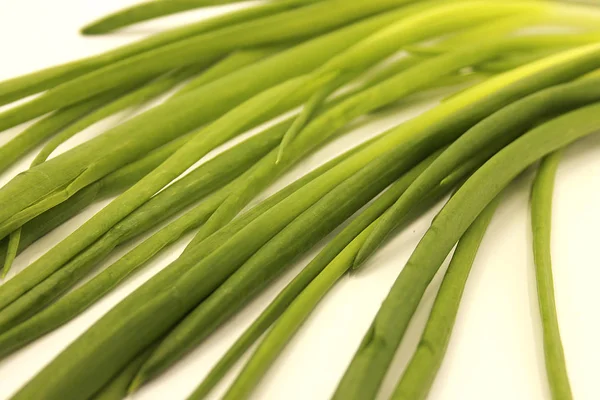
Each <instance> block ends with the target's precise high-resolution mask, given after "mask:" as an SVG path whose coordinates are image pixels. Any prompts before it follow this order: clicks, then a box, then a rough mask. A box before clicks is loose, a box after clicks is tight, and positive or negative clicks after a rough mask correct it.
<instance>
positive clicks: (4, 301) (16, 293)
mask: <svg viewBox="0 0 600 400" xmlns="http://www.w3.org/2000/svg"><path fill="white" fill-rule="evenodd" d="M284 131H285V127H283V128H282V127H280V126H275V127H273V128H271V129H269V130H267V131H265V132H263V133H262V134H260V135H257V136H255V137H252V138H250V139H248V140H246V141H245V142H243V143H241V144H239V145H237V146H235V147H233V148H231V149H229V150H227V151H225V152H224V153H222V154H220V155H218V156H217V157H215V158H214V159H212V160H210V161H208V162H207V163H205V164H203V165H201V166H200V167H198V168H196V169H195V170H194V171H192V172H191V173H190V174H188V175H186V176H185V177H183V178H182V179H181V180H179V181H177V182H175V183H174V184H172V185H171V186H169V187H167V188H166V189H165V190H163V191H162V192H160V193H159V194H158V195H156V196H154V197H153V198H152V199H151V200H150V201H149V202H147V203H145V204H144V205H143V206H142V207H140V208H139V209H137V210H135V211H134V212H133V213H131V214H130V215H128V216H127V217H126V218H125V219H123V220H122V221H120V222H119V223H117V224H116V225H115V226H114V227H112V228H111V229H110V230H108V232H107V233H106V234H105V235H103V236H102V237H101V238H100V239H99V240H98V241H95V243H93V244H92V245H91V246H89V247H88V248H86V249H85V251H82V252H81V253H79V254H77V255H76V256H75V257H73V258H72V259H69V260H67V261H66V262H64V263H63V264H60V265H59V264H58V263H57V262H56V260H54V259H52V258H48V257H46V256H42V257H41V258H40V259H39V260H37V261H36V262H35V263H34V264H32V265H31V266H30V267H29V268H27V269H26V270H24V271H23V272H22V273H21V274H19V275H18V276H17V277H16V278H14V279H12V280H10V281H8V282H7V283H6V284H5V285H3V287H2V289H0V295H1V296H0V330H2V331H3V330H6V329H8V328H11V327H14V326H15V324H16V323H18V322H20V321H22V320H24V319H25V318H27V317H28V316H30V315H32V313H35V312H36V311H37V310H39V309H40V308H42V307H44V306H45V305H47V304H48V303H49V302H50V301H52V300H54V299H55V298H56V297H57V296H59V295H61V294H62V293H64V291H65V290H67V289H69V288H70V287H71V286H72V285H73V284H75V283H76V282H77V281H78V280H80V279H81V278H82V277H83V276H85V275H87V273H89V271H90V269H91V268H93V267H94V266H95V265H97V263H98V262H99V261H100V260H101V259H103V258H105V257H106V256H107V255H108V254H110V252H111V251H112V250H113V249H114V248H115V247H116V246H118V245H120V244H122V243H123V242H125V241H127V240H130V239H131V238H133V237H135V236H137V235H139V234H141V233H143V232H145V231H147V230H148V229H150V228H152V227H154V226H156V225H157V224H159V223H160V222H162V221H164V220H166V219H167V218H169V217H170V216H173V215H174V214H176V213H177V212H179V211H181V210H183V209H184V208H185V207H187V206H189V205H191V204H193V203H194V202H195V201H196V200H198V199H200V198H201V197H203V196H205V195H207V194H210V193H211V192H213V191H214V190H216V189H219V188H220V187H222V186H224V185H225V184H227V183H228V182H230V181H231V180H233V179H234V178H236V177H237V176H239V175H240V174H242V173H244V171H245V170H246V169H247V168H248V167H249V166H251V165H252V164H254V163H255V162H256V161H257V160H258V159H260V158H261V157H262V156H264V154H265V153H267V152H269V151H270V150H271V149H273V148H274V147H275V146H276V145H277V144H278V143H279V141H280V140H281V137H282V135H283V132H284ZM215 196H216V197H215V199H214V200H212V201H211V202H209V203H210V204H211V207H212V208H210V209H209V210H208V211H206V210H204V208H202V207H203V206H202V205H201V209H202V210H204V211H202V212H201V213H200V215H199V216H197V217H196V220H198V222H195V223H194V224H196V225H197V224H200V223H202V222H203V218H204V217H208V216H210V214H211V212H212V210H213V209H214V208H216V207H217V206H218V205H219V204H220V203H221V202H222V201H223V193H221V194H220V195H215ZM194 224H192V225H191V226H189V225H190V223H189V222H187V223H184V227H186V229H191V227H193V226H194ZM177 232H179V233H178V234H177V235H175V236H176V237H175V238H174V239H172V240H176V239H177V238H178V237H179V236H181V234H183V233H185V231H181V225H180V226H179V228H178V229H177ZM172 235H173V234H172V233H167V237H169V238H171V237H172ZM155 244H156V243H155ZM166 244H168V243H166ZM166 244H165V245H166ZM163 247H164V246H163ZM158 250H160V248H159V247H158V245H157V246H156V251H158ZM152 254H155V253H152ZM146 260H147V259H144V260H143V261H146ZM140 264H141V262H140V263H138V264H136V265H135V267H137V266H139V265H140ZM54 265H56V266H57V267H58V268H57V270H56V271H54V272H52V273H50V274H48V276H46V277H44V278H43V279H39V277H40V276H43V275H41V274H47V273H48V269H49V266H54ZM25 288H29V289H28V290H26V291H24V289H25Z"/></svg>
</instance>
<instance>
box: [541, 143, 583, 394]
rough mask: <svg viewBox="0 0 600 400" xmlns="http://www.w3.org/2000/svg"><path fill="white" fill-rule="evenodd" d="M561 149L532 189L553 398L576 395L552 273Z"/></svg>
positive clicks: (547, 162)
mask: <svg viewBox="0 0 600 400" xmlns="http://www.w3.org/2000/svg"><path fill="white" fill-rule="evenodd" d="M561 157H562V151H558V152H556V153H554V154H551V155H549V156H548V157H546V158H545V159H544V160H542V163H541V164H540V167H539V169H538V173H537V176H536V178H535V181H534V182H533V187H532V189H531V225H532V230H533V244H534V246H533V249H534V255H535V257H534V258H535V276H536V282H537V296H538V303H539V307H540V315H541V320H542V331H543V337H544V342H543V346H544V356H545V360H546V373H547V375H548V384H549V385H550V393H551V394H552V399H554V400H571V399H573V394H572V392H571V385H570V383H569V375H568V372H567V362H566V360H565V352H564V349H563V344H562V340H561V338H560V328H559V322H558V314H557V312H556V298H555V296H554V277H553V275H552V256H551V245H550V243H551V231H552V197H553V194H554V181H555V179H556V171H557V169H558V165H559V163H560V159H561Z"/></svg>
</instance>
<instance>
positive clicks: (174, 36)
mask: <svg viewBox="0 0 600 400" xmlns="http://www.w3.org/2000/svg"><path fill="white" fill-rule="evenodd" d="M296 7H297V0H278V1H276V2H270V3H267V4H261V5H258V6H256V7H250V8H246V9H243V10H239V11H234V12H231V13H227V14H224V15H220V16H217V17H214V18H210V19H207V20H203V21H200V22H196V23H193V24H189V25H185V26H183V27H181V28H175V29H170V30H167V31H165V32H161V33H158V34H156V35H152V36H150V37H149V38H146V39H142V40H140V41H138V42H135V43H133V44H129V45H125V46H122V47H119V48H117V49H115V50H111V51H108V52H106V53H103V54H99V55H97V56H92V57H88V58H84V59H82V60H78V61H73V62H70V63H66V64H63V65H59V66H56V67H51V68H47V69H44V70H41V71H38V72H34V73H31V74H28V75H24V76H21V77H17V78H13V79H10V80H7V81H4V82H0V105H4V104H8V103H11V102H13V101H16V100H19V99H22V98H24V97H27V96H28V95H32V94H35V93H38V92H41V91H43V90H46V89H50V88H52V87H55V86H58V85H59V84H62V83H65V82H67V81H69V80H71V79H75V78H77V77H79V76H82V75H84V74H86V73H89V72H91V71H94V70H97V69H100V68H102V67H105V66H107V65H110V64H113V63H116V62H119V61H121V60H124V59H126V58H129V57H133V56H135V55H138V54H141V53H146V52H151V51H152V50H155V49H158V48H160V47H163V46H166V45H168V44H171V43H175V42H178V41H182V40H185V39H188V38H190V37H193V36H198V35H200V34H206V33H208V32H210V31H215V30H218V29H223V28H226V27H228V26H233V25H236V24H242V23H245V22H248V21H251V20H254V19H259V18H262V17H266V16H269V15H273V14H277V13H279V12H284V11H286V10H290V9H294V8H296Z"/></svg>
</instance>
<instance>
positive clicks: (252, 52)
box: [173, 46, 285, 98]
mask: <svg viewBox="0 0 600 400" xmlns="http://www.w3.org/2000/svg"><path fill="white" fill-rule="evenodd" d="M284 49H285V48H284V47H283V46H269V47H261V48H258V49H249V50H239V51H236V52H234V53H231V54H230V55H228V56H227V57H225V58H224V59H222V60H221V61H219V62H217V63H216V64H215V65H213V66H212V67H210V68H208V69H207V70H206V71H204V72H202V73H201V74H200V75H199V76H197V77H196V78H194V79H192V80H190V82H188V83H186V85H185V86H184V87H183V88H181V89H180V90H179V91H178V92H177V93H175V95H174V96H173V98H177V97H180V96H182V95H185V94H187V93H189V92H192V91H194V90H195V89H198V88H199V87H202V86H204V85H206V84H209V83H210V82H213V81H216V80H217V79H220V78H223V77H224V76H227V75H229V74H231V73H234V72H236V71H237V70H239V69H241V68H244V67H247V66H249V65H252V64H255V63H257V62H258V61H260V60H263V59H265V58H267V57H270V56H272V55H274V54H276V53H278V52H280V51H283V50H284Z"/></svg>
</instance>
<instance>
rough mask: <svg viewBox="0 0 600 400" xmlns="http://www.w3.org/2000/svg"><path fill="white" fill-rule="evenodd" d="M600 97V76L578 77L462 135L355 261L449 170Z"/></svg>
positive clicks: (393, 210) (387, 216)
mask: <svg viewBox="0 0 600 400" xmlns="http://www.w3.org/2000/svg"><path fill="white" fill-rule="evenodd" d="M598 100H600V79H598V78H595V79H585V80H578V81H575V82H573V83H566V84H563V85H558V86H556V87H551V88H549V89H546V90H542V91H540V92H538V93H535V94H532V95H530V96H528V97H526V98H524V99H521V100H519V101H516V102H515V103H514V104H511V105H510V106H508V107H506V108H504V109H503V110H501V111H499V112H497V113H496V114H494V115H493V116H491V117H490V118H488V119H486V120H485V121H483V122H482V123H480V124H478V125H476V126H475V127H473V128H472V129H471V130H469V131H468V132H466V133H465V134H464V135H462V136H461V137H460V138H459V139H458V140H457V141H456V142H455V143H453V144H452V146H450V148H449V149H448V151H446V152H445V153H444V154H442V156H440V158H439V159H437V160H436V162H435V163H434V164H433V165H432V166H431V167H430V168H429V169H428V171H426V172H425V173H424V174H423V175H422V176H420V177H419V179H418V180H417V181H416V182H415V184H414V186H413V187H412V188H411V189H409V190H407V192H406V193H405V194H404V195H403V196H402V197H401V198H400V199H398V201H397V202H396V204H394V206H393V207H391V208H390V209H389V210H388V211H387V212H386V214H385V215H384V216H383V218H382V219H381V221H380V222H379V223H378V226H377V228H376V229H375V230H374V231H373V233H372V234H371V236H370V237H369V239H368V240H367V243H365V246H364V247H363V249H361V251H360V253H359V255H358V257H357V258H356V261H355V267H358V266H359V265H360V264H362V263H364V262H365V260H366V259H367V258H369V256H370V255H372V254H373V253H374V252H375V250H376V249H377V248H378V247H379V245H380V244H381V243H382V241H383V240H384V239H385V238H386V236H387V235H388V234H389V233H390V232H391V231H392V230H393V229H394V227H395V226H396V222H397V221H399V220H401V218H403V216H404V215H405V214H406V213H407V212H409V211H410V207H411V205H412V204H413V201H414V199H418V198H421V197H422V196H423V194H424V193H427V192H428V191H430V190H431V188H432V187H434V186H435V185H436V184H437V183H438V182H439V181H440V180H441V179H443V178H444V177H445V176H446V175H447V174H448V172H449V171H451V170H452V169H454V168H456V167H457V166H458V165H460V164H461V163H463V162H464V161H465V160H468V159H469V158H471V157H473V156H474V155H476V154H479V153H481V152H485V151H487V152H488V154H489V156H491V155H493V154H495V153H496V152H497V151H498V150H500V149H501V148H503V147H504V146H506V145H507V144H508V143H510V142H511V141H512V140H514V139H515V138H517V137H518V136H520V135H521V134H523V133H524V132H526V131H527V130H529V129H531V128H532V127H533V126H535V125H536V124H537V123H539V121H540V120H544V119H547V118H551V117H553V116H555V115H558V114H562V113H564V112H567V111H570V110H573V109H576V108H579V107H581V106H584V105H586V104H589V103H593V102H596V101H598Z"/></svg>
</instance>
